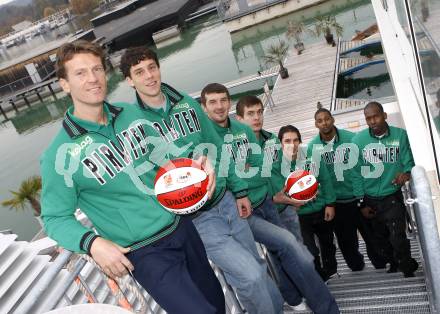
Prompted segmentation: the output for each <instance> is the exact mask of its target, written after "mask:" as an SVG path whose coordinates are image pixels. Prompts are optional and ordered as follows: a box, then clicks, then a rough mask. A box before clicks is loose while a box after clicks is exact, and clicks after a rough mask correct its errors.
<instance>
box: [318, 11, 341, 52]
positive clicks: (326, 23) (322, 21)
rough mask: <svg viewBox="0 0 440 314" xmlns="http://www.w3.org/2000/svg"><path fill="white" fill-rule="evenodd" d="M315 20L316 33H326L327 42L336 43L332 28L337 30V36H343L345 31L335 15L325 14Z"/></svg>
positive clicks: (319, 34)
mask: <svg viewBox="0 0 440 314" xmlns="http://www.w3.org/2000/svg"><path fill="white" fill-rule="evenodd" d="M315 20H316V23H315V31H314V33H315V35H316V36H317V37H318V36H321V34H324V36H325V39H326V41H327V44H329V45H334V43H335V41H334V39H333V34H332V29H333V30H334V31H335V32H336V36H338V37H341V36H342V31H343V28H342V25H341V24H339V23H338V22H337V21H336V17H334V16H333V15H325V16H318V17H317V18H315Z"/></svg>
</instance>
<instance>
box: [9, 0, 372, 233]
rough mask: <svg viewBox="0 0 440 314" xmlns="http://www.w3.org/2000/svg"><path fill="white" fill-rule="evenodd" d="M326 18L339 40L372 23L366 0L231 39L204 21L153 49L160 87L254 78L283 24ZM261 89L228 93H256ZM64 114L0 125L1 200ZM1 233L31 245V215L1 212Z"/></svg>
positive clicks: (339, 0) (338, 3) (48, 109)
mask: <svg viewBox="0 0 440 314" xmlns="http://www.w3.org/2000/svg"><path fill="white" fill-rule="evenodd" d="M328 12H331V13H333V14H335V15H336V18H337V21H338V22H339V23H340V24H342V25H343V26H344V34H343V37H344V39H350V38H351V37H352V36H353V35H354V31H355V30H362V29H365V28H367V27H368V26H370V25H371V24H372V23H374V21H375V17H374V13H373V9H372V7H371V4H370V1H368V0H360V1H355V0H351V1H347V0H330V1H327V2H325V3H324V4H321V5H318V6H315V7H312V8H308V9H306V10H303V11H301V12H297V13H292V14H290V15H287V16H284V17H281V18H278V19H275V20H272V21H269V22H266V23H264V24H261V25H256V26H254V27H251V28H248V29H246V30H243V31H241V32H237V33H234V34H229V33H228V31H227V29H226V27H225V26H224V25H223V24H222V23H221V22H220V21H218V19H217V18H216V16H209V17H207V18H204V19H202V20H200V21H198V22H197V23H195V24H193V25H191V26H190V27H188V28H186V29H185V30H184V32H183V33H182V35H181V37H182V39H181V40H180V41H179V42H177V43H174V44H172V45H169V46H167V47H163V48H160V49H158V55H159V57H160V63H161V70H162V78H163V81H165V82H168V83H170V84H171V85H173V86H175V87H176V88H178V89H181V90H184V91H186V92H188V93H191V92H195V91H199V90H201V89H202V88H203V87H204V86H205V85H206V84H208V83H210V82H221V83H224V82H228V81H230V80H234V79H237V78H240V77H243V76H246V75H249V74H255V73H256V72H257V71H258V70H261V69H263V68H265V67H266V65H265V64H264V62H263V61H262V58H261V56H262V55H264V51H265V49H267V47H268V46H269V45H270V44H271V43H273V42H276V41H278V40H280V39H284V38H285V36H284V33H285V31H286V23H287V21H288V20H290V19H296V20H303V21H304V22H305V24H306V25H307V26H311V24H312V23H313V19H312V18H313V17H314V16H316V15H320V14H325V13H328ZM317 40H324V39H323V38H318V39H317V38H314V37H312V36H309V35H307V36H306V37H305V38H304V43H305V46H306V49H307V44H310V43H312V42H315V41H317ZM16 48H17V49H25V48H24V46H23V48H20V47H16ZM292 50H293V49H292ZM17 53H19V51H18V52H17ZM291 53H294V52H293V51H292V52H291ZM262 84H263V83H262V82H259V83H255V84H252V85H249V86H244V87H241V88H237V89H236V90H233V91H232V92H242V91H243V90H246V89H251V90H255V89H258V88H261V86H262ZM132 99H133V91H132V90H131V88H129V87H128V85H127V84H125V82H121V83H120V84H118V85H117V87H116V89H115V90H114V91H113V92H112V93H111V95H109V100H110V101H118V100H125V101H127V100H132ZM63 110H64V105H63V104H62V105H58V107H57V106H55V105H54V104H50V105H49V106H40V107H35V108H33V109H32V110H30V111H26V112H23V113H22V114H21V115H20V116H19V118H17V119H14V123H15V125H14V123H13V122H12V121H8V122H6V123H0V143H1V144H2V145H1V147H2V148H1V154H0V200H4V199H7V198H10V196H11V194H10V192H9V191H10V190H17V189H18V187H19V185H20V183H21V182H22V181H23V180H24V179H26V178H28V177H30V176H32V175H38V174H39V156H40V155H41V153H42V152H43V151H44V149H45V148H46V147H47V146H48V144H49V143H50V141H51V139H52V137H53V136H54V135H55V134H56V132H57V131H58V130H59V128H60V125H61V123H60V121H61V120H60V119H61V118H60V117H61V116H62V113H63ZM3 229H12V230H13V232H14V233H17V234H18V235H19V238H20V239H21V240H30V239H31V238H32V237H33V236H34V235H35V234H36V232H37V231H38V230H39V225H38V223H37V221H36V220H35V219H34V217H33V214H32V212H31V210H30V209H26V210H24V211H14V210H9V209H8V208H2V207H1V206H0V230H3Z"/></svg>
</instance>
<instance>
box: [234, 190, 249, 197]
mask: <svg viewBox="0 0 440 314" xmlns="http://www.w3.org/2000/svg"><path fill="white" fill-rule="evenodd" d="M233 193H234V196H235V199H240V198H243V197H246V196H248V190H241V191H238V192H233Z"/></svg>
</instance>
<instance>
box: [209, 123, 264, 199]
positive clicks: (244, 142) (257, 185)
mask: <svg viewBox="0 0 440 314" xmlns="http://www.w3.org/2000/svg"><path fill="white" fill-rule="evenodd" d="M214 125H215V130H216V132H217V134H218V135H220V137H222V138H223V139H224V142H225V144H226V148H227V152H228V154H224V156H227V157H228V161H227V162H228V163H230V164H231V165H233V166H235V167H232V169H231V167H228V168H226V167H224V168H223V170H225V169H226V170H228V169H229V173H228V176H231V175H235V173H236V174H237V175H238V176H239V177H241V178H244V179H245V180H246V182H247V184H248V197H249V200H250V201H251V204H252V207H253V208H256V207H258V206H260V205H261V204H262V203H263V201H264V200H265V198H266V196H267V195H268V193H269V192H270V190H269V187H268V185H269V184H268V180H267V178H263V177H261V167H262V165H263V154H261V149H260V147H259V146H258V144H257V139H256V137H255V134H254V132H253V131H252V129H251V128H250V127H249V126H248V125H246V124H243V123H241V122H238V121H237V120H235V119H229V118H228V126H227V127H222V126H220V125H218V124H216V123H214ZM256 149H258V151H255V150H256ZM234 168H235V169H234ZM221 172H222V171H221Z"/></svg>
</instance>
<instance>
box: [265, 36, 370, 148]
mask: <svg viewBox="0 0 440 314" xmlns="http://www.w3.org/2000/svg"><path fill="white" fill-rule="evenodd" d="M335 65H336V48H335V47H331V46H328V45H327V44H325V43H317V44H314V45H309V46H306V49H305V50H304V52H303V53H302V54H301V55H296V54H295V53H292V52H291V55H289V56H288V57H287V59H286V61H285V66H286V67H287V69H288V70H289V75H290V77H289V78H287V79H284V80H282V79H280V78H278V80H277V82H276V84H275V87H274V89H273V93H272V97H273V100H274V102H275V107H274V108H273V111H271V110H269V109H268V110H266V112H265V115H264V128H265V129H266V130H268V131H271V132H274V133H277V132H278V130H279V128H280V127H281V126H283V125H286V124H292V125H294V126H296V127H297V128H298V129H299V130H300V131H301V135H302V137H303V142H304V143H307V142H308V141H309V140H310V139H311V138H312V137H314V136H315V135H316V134H317V129H316V127H315V120H314V113H315V111H316V110H317V102H318V101H319V102H320V103H321V104H322V106H323V107H324V108H327V109H330V104H331V97H332V88H333V78H334V72H335ZM335 114H336V113H335ZM335 119H336V125H337V126H338V127H342V128H350V129H352V130H354V131H357V130H358V129H359V127H363V126H364V125H365V121H364V117H363V113H362V111H361V110H360V111H359V110H357V111H354V112H348V113H342V114H337V116H336V117H335Z"/></svg>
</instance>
